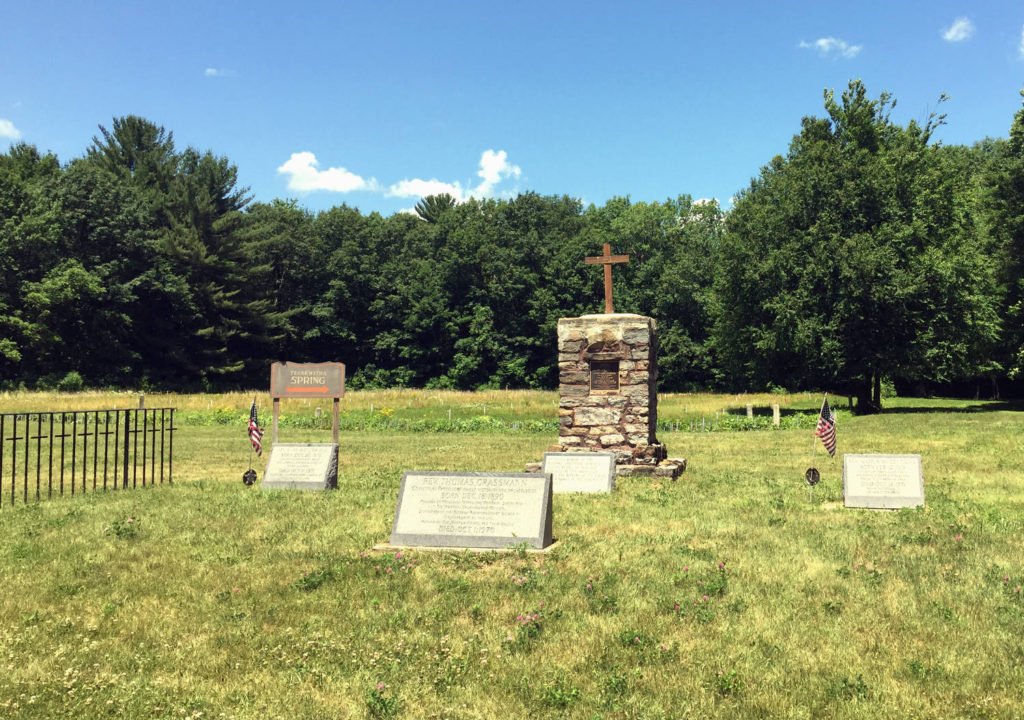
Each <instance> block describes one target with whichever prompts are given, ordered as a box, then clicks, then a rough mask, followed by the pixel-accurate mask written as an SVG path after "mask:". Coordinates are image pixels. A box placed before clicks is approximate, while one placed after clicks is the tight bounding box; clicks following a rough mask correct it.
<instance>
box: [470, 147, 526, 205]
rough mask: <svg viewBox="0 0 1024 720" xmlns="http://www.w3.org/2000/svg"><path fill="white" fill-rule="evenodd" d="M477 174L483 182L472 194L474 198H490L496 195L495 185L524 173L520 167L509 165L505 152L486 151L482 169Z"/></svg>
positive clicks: (482, 157) (482, 158) (482, 156)
mask: <svg viewBox="0 0 1024 720" xmlns="http://www.w3.org/2000/svg"><path fill="white" fill-rule="evenodd" d="M476 174H477V175H479V176H480V178H481V181H480V184H479V185H477V186H476V187H475V188H474V189H473V190H471V191H470V194H471V195H473V197H489V196H490V195H492V194H493V193H494V186H495V185H497V184H498V183H500V182H501V181H502V180H504V179H506V178H510V177H516V178H517V177H519V176H520V175H522V174H523V171H522V170H521V169H520V168H519V166H518V165H512V164H510V163H509V161H508V154H507V153H506V152H505V151H504V150H499V151H498V152H494V151H493V150H484V152H483V154H482V155H481V156H480V169H479V170H478V171H477V173H476Z"/></svg>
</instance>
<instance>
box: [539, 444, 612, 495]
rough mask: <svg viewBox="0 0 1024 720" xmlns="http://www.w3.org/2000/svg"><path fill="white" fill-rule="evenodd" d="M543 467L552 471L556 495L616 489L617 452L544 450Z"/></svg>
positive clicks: (544, 470) (553, 489)
mask: <svg viewBox="0 0 1024 720" xmlns="http://www.w3.org/2000/svg"><path fill="white" fill-rule="evenodd" d="M541 471H542V472H546V473H551V491H552V492H553V493H555V494H556V495H557V494H559V493H576V492H579V493H610V492H611V491H612V490H614V489H615V453H579V452H574V453H554V452H549V453H544V463H543V465H542V466H541Z"/></svg>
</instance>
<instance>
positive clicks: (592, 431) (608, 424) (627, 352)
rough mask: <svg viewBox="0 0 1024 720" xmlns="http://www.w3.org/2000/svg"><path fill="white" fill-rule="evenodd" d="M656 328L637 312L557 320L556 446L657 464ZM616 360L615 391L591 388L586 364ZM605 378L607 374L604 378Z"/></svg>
mask: <svg viewBox="0 0 1024 720" xmlns="http://www.w3.org/2000/svg"><path fill="white" fill-rule="evenodd" d="M657 352H658V348H657V332H656V325H655V322H654V320H653V319H652V318H649V317H644V316H642V315H629V314H614V315H584V316H583V317H579V318H563V319H561V320H560V321H559V322H558V368H559V398H560V403H559V409H558V416H559V431H558V443H559V446H560V447H561V449H563V450H567V451H572V450H581V451H587V450H589V451H598V450H600V451H611V452H614V453H615V455H616V461H617V462H619V463H657V462H658V461H660V460H663V459H664V458H665V448H664V446H663V445H660V444H659V443H658V441H657V438H656V434H655V431H656V429H657V423H658V406H657V402H658V400H657V399H658V394H657V368H658V362H657V361H658V357H657ZM595 361H596V362H599V363H603V364H604V366H608V364H609V363H618V376H617V385H618V387H617V388H616V389H595V388H594V387H592V380H593V373H592V369H593V368H592V363H594V362H595ZM605 381H608V382H610V378H608V377H607V376H606V377H605Z"/></svg>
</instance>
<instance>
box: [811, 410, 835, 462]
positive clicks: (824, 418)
mask: <svg viewBox="0 0 1024 720" xmlns="http://www.w3.org/2000/svg"><path fill="white" fill-rule="evenodd" d="M814 434H815V435H817V436H818V437H820V438H821V444H822V445H824V446H825V449H826V450H828V454H829V455H830V456H832V457H835V456H836V416H835V415H833V414H832V408H830V407H829V406H828V398H826V399H825V402H824V403H822V406H821V414H820V415H818V426H817V427H816V428H814Z"/></svg>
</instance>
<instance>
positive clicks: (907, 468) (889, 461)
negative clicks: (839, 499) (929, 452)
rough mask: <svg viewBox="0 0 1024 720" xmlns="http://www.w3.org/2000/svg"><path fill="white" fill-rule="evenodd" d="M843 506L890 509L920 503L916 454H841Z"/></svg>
mask: <svg viewBox="0 0 1024 720" xmlns="http://www.w3.org/2000/svg"><path fill="white" fill-rule="evenodd" d="M843 503H844V504H845V505H846V507H859V508H873V509H878V510H891V509H896V508H911V507H918V506H919V505H924V474H923V472H922V469H921V456H920V455H852V454H847V455H843Z"/></svg>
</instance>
